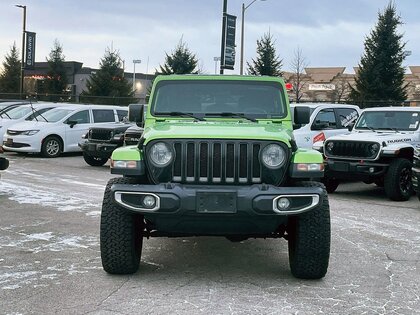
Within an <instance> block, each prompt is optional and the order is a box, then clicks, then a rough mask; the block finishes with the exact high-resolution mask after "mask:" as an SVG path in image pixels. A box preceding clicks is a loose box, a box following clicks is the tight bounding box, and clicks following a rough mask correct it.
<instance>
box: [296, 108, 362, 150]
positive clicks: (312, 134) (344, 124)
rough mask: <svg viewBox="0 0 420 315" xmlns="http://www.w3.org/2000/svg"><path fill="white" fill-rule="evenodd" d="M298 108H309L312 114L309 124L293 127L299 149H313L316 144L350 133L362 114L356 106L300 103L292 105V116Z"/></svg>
mask: <svg viewBox="0 0 420 315" xmlns="http://www.w3.org/2000/svg"><path fill="white" fill-rule="evenodd" d="M296 107H308V108H309V109H310V112H311V117H310V121H309V124H305V125H294V126H293V129H294V130H293V135H294V136H295V140H296V144H297V146H298V147H299V148H312V145H313V144H314V143H315V142H318V141H324V140H325V139H328V138H329V137H331V136H335V135H339V134H344V133H349V127H351V126H352V125H353V124H354V123H355V122H356V119H357V117H359V114H360V108H359V107H358V106H356V105H349V104H331V103H299V104H290V108H291V112H292V115H293V112H294V109H295V108H296Z"/></svg>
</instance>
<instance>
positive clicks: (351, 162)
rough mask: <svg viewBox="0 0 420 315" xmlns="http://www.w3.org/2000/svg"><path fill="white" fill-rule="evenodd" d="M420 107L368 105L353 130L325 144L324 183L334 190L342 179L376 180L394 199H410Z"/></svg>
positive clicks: (329, 189) (389, 196)
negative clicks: (372, 106) (373, 106)
mask: <svg viewBox="0 0 420 315" xmlns="http://www.w3.org/2000/svg"><path fill="white" fill-rule="evenodd" d="M419 118H420V108H418V107H375V108H369V109H365V110H364V111H363V112H362V113H361V115H360V117H359V119H358V120H357V122H356V124H355V126H354V129H353V130H352V132H351V133H350V134H347V135H340V136H334V137H331V138H329V139H327V140H326V141H325V142H324V144H323V152H324V155H325V156H326V160H325V163H326V172H325V175H324V183H325V186H326V187H327V190H328V192H330V193H332V192H334V191H335V190H336V189H337V187H338V185H339V183H340V181H341V180H343V179H351V180H361V181H363V182H365V183H367V184H370V183H375V184H377V185H378V186H383V187H384V188H385V193H386V195H387V196H388V198H390V199H391V200H395V201H404V200H408V199H409V198H410V196H411V193H412V181H411V169H412V161H413V157H414V145H415V144H416V143H417V142H419V141H420V130H419V124H420V120H419Z"/></svg>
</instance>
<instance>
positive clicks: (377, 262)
mask: <svg viewBox="0 0 420 315" xmlns="http://www.w3.org/2000/svg"><path fill="white" fill-rule="evenodd" d="M6 156H7V157H8V158H9V159H10V167H9V169H8V170H6V171H4V172H1V173H2V174H1V180H0V313H1V314H56V313H60V314H87V313H89V314H134V313H137V314H415V313H420V311H419V310H420V293H419V292H420V272H419V267H420V263H419V261H420V224H419V222H420V203H419V201H418V199H417V198H416V197H412V198H411V199H410V200H409V201H406V202H392V201H389V200H388V198H387V197H386V196H385V194H384V191H383V189H382V188H379V187H376V186H375V185H374V184H372V185H366V184H362V183H348V184H343V185H341V186H340V187H339V188H338V190H337V192H336V193H334V194H332V195H330V207H331V218H332V249H331V259H330V267H329V270H328V273H327V275H326V277H325V278H324V279H322V280H318V281H305V280H298V279H295V278H293V277H292V276H291V274H290V271H289V266H288V255H287V243H286V241H285V240H275V239H274V240H272V239H270V240H264V239H257V240H255V239H251V240H247V241H243V242H240V243H231V242H229V241H228V240H226V239H224V238H209V237H202V238H180V239H168V238H155V239H148V240H145V242H144V247H143V255H142V262H141V266H140V271H139V272H138V273H136V274H134V275H132V276H111V275H108V274H106V273H105V272H104V271H103V270H102V266H101V260H100V252H99V220H100V209H101V201H102V194H103V190H104V187H105V184H106V182H107V180H108V179H109V178H111V177H113V175H111V174H110V173H109V169H108V166H107V165H106V166H104V167H99V168H95V167H91V166H89V165H87V164H86V163H85V162H84V160H83V158H82V157H81V156H80V155H67V156H64V157H60V158H57V159H44V158H41V157H38V156H24V155H17V154H11V153H9V154H6Z"/></svg>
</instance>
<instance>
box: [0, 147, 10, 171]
mask: <svg viewBox="0 0 420 315" xmlns="http://www.w3.org/2000/svg"><path fill="white" fill-rule="evenodd" d="M0 153H3V148H2V147H1V146H0ZM8 167H9V160H8V159H6V158H5V157H2V156H0V171H4V170H5V169H7V168H8Z"/></svg>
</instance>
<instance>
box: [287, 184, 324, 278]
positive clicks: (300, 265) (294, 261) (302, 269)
mask: <svg viewBox="0 0 420 315" xmlns="http://www.w3.org/2000/svg"><path fill="white" fill-rule="evenodd" d="M299 186H302V187H320V188H322V190H323V192H324V193H323V196H322V198H321V204H320V205H319V206H317V207H316V208H314V209H312V210H309V211H308V212H305V213H302V214H300V215H295V216H292V217H290V218H289V222H288V225H287V238H288V243H289V244H288V247H289V264H290V269H291V272H292V275H293V276H295V277H296V278H301V279H320V278H323V277H324V276H325V274H326V273H327V269H328V263H329V258H330V243H331V225H330V206H329V204H328V195H327V193H326V190H325V187H324V185H323V184H322V183H319V182H310V181H309V182H301V183H300V184H299Z"/></svg>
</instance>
